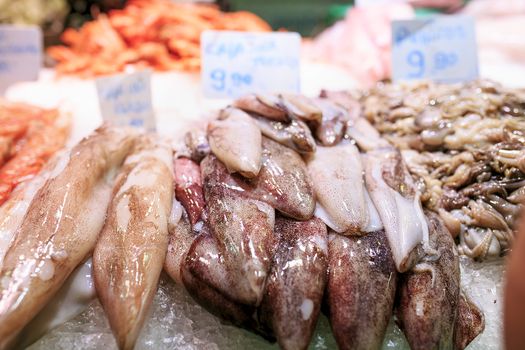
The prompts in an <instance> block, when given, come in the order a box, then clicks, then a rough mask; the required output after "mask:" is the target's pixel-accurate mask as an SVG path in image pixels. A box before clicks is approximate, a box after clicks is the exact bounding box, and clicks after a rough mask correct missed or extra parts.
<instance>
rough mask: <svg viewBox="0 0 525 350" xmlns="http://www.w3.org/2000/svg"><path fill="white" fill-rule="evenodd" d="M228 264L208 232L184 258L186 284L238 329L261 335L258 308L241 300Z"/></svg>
mask: <svg viewBox="0 0 525 350" xmlns="http://www.w3.org/2000/svg"><path fill="white" fill-rule="evenodd" d="M228 264H229V263H228V261H226V259H224V255H223V254H222V252H221V251H220V248H219V244H218V242H217V240H216V239H215V238H214V237H213V236H212V235H210V234H209V233H208V232H207V230H206V229H204V230H203V232H202V233H200V234H199V235H198V236H197V237H196V238H195V239H194V241H193V243H192V245H191V247H190V249H189V251H188V252H187V254H186V255H185V256H184V259H183V261H182V265H181V269H180V277H181V279H182V283H183V285H184V287H185V288H186V290H187V291H188V292H189V293H190V295H191V296H192V297H193V298H194V299H195V300H197V301H198V302H199V303H200V304H201V305H203V306H204V307H205V308H206V309H207V310H209V311H210V312H212V313H213V314H215V315H217V316H219V317H221V318H222V319H225V320H227V321H229V322H231V323H232V324H234V325H236V326H239V327H244V328H247V329H251V330H254V331H257V330H258V329H260V327H259V326H258V322H257V319H256V318H255V316H254V315H255V312H256V306H255V305H253V303H251V304H248V303H245V302H243V301H244V300H243V298H242V297H241V298H239V292H238V291H237V290H236V289H237V288H238V282H237V280H236V279H235V277H236V276H234V278H232V268H231V266H229V265H228ZM234 273H235V272H234ZM241 288H244V287H241ZM250 292H251V291H250ZM241 293H242V292H241ZM239 300H241V301H239ZM260 333H261V332H260ZM261 334H263V335H264V333H261Z"/></svg>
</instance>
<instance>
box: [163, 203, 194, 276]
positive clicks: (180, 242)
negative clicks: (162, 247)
mask: <svg viewBox="0 0 525 350" xmlns="http://www.w3.org/2000/svg"><path fill="white" fill-rule="evenodd" d="M168 230H169V243H168V252H167V253H166V260H165V261H164V271H166V273H167V274H168V275H169V276H170V277H171V278H172V279H173V280H174V281H175V282H177V283H179V284H181V285H182V284H183V282H182V275H181V267H182V264H183V262H184V259H186V254H187V253H188V251H189V250H190V247H191V245H192V244H193V241H194V240H195V237H196V234H195V233H194V232H193V231H192V229H191V223H190V219H189V217H188V215H187V214H186V213H185V212H184V213H183V214H182V217H181V219H180V221H178V222H177V224H175V225H168Z"/></svg>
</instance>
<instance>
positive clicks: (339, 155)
mask: <svg viewBox="0 0 525 350" xmlns="http://www.w3.org/2000/svg"><path fill="white" fill-rule="evenodd" d="M308 172H309V174H310V176H311V178H312V180H313V184H314V189H315V195H316V197H317V208H316V215H317V216H318V217H320V218H321V219H322V220H323V221H324V222H325V223H326V224H327V225H328V226H329V227H330V228H331V229H333V230H334V231H336V232H338V233H341V234H345V233H348V232H353V233H363V232H365V231H364V230H361V229H363V228H365V227H366V226H367V225H368V223H369V222H370V213H369V204H368V202H367V197H366V194H365V192H366V190H365V184H364V179H363V167H362V165H361V156H360V154H359V150H358V149H357V147H356V146H354V145H353V144H351V143H343V144H339V145H337V146H334V147H318V148H317V152H316V153H315V155H314V156H313V157H312V158H311V159H310V160H309V161H308Z"/></svg>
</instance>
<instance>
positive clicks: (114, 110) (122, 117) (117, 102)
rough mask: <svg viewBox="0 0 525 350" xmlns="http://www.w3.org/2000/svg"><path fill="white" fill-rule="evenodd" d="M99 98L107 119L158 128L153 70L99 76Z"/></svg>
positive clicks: (120, 123) (124, 124)
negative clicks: (152, 98) (152, 84)
mask: <svg viewBox="0 0 525 350" xmlns="http://www.w3.org/2000/svg"><path fill="white" fill-rule="evenodd" d="M95 83H96V85H97V92H98V101H99V105H100V111H101V113H102V117H103V118H104V120H105V121H108V122H110V123H112V124H113V125H117V126H133V127H137V128H144V129H146V130H149V131H155V129H156V123H155V114H154V113H153V106H152V103H151V71H149V70H145V71H141V72H136V73H130V74H117V75H112V76H109V77H102V78H97V79H96V81H95Z"/></svg>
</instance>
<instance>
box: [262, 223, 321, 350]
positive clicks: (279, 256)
mask: <svg viewBox="0 0 525 350" xmlns="http://www.w3.org/2000/svg"><path fill="white" fill-rule="evenodd" d="M275 234H276V236H277V237H279V247H278V248H277V251H276V253H275V255H274V258H273V265H272V269H271V272H270V275H269V277H268V282H267V284H266V290H265V295H264V298H263V302H262V304H261V309H260V311H261V319H262V322H263V324H265V325H266V326H267V327H269V328H271V329H272V330H273V333H274V334H275V337H276V338H277V342H278V343H279V345H280V346H281V348H282V349H285V350H295V349H297V350H300V349H306V348H307V347H308V344H310V340H311V338H312V335H313V332H314V330H315V326H316V325H317V318H318V316H319V311H320V308H321V301H322V297H323V293H324V288H325V284H326V269H327V267H328V261H327V259H328V248H327V231H326V226H325V224H324V223H323V222H322V221H321V220H319V219H317V218H312V219H310V220H308V221H295V220H291V219H286V218H277V219H276V221H275Z"/></svg>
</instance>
